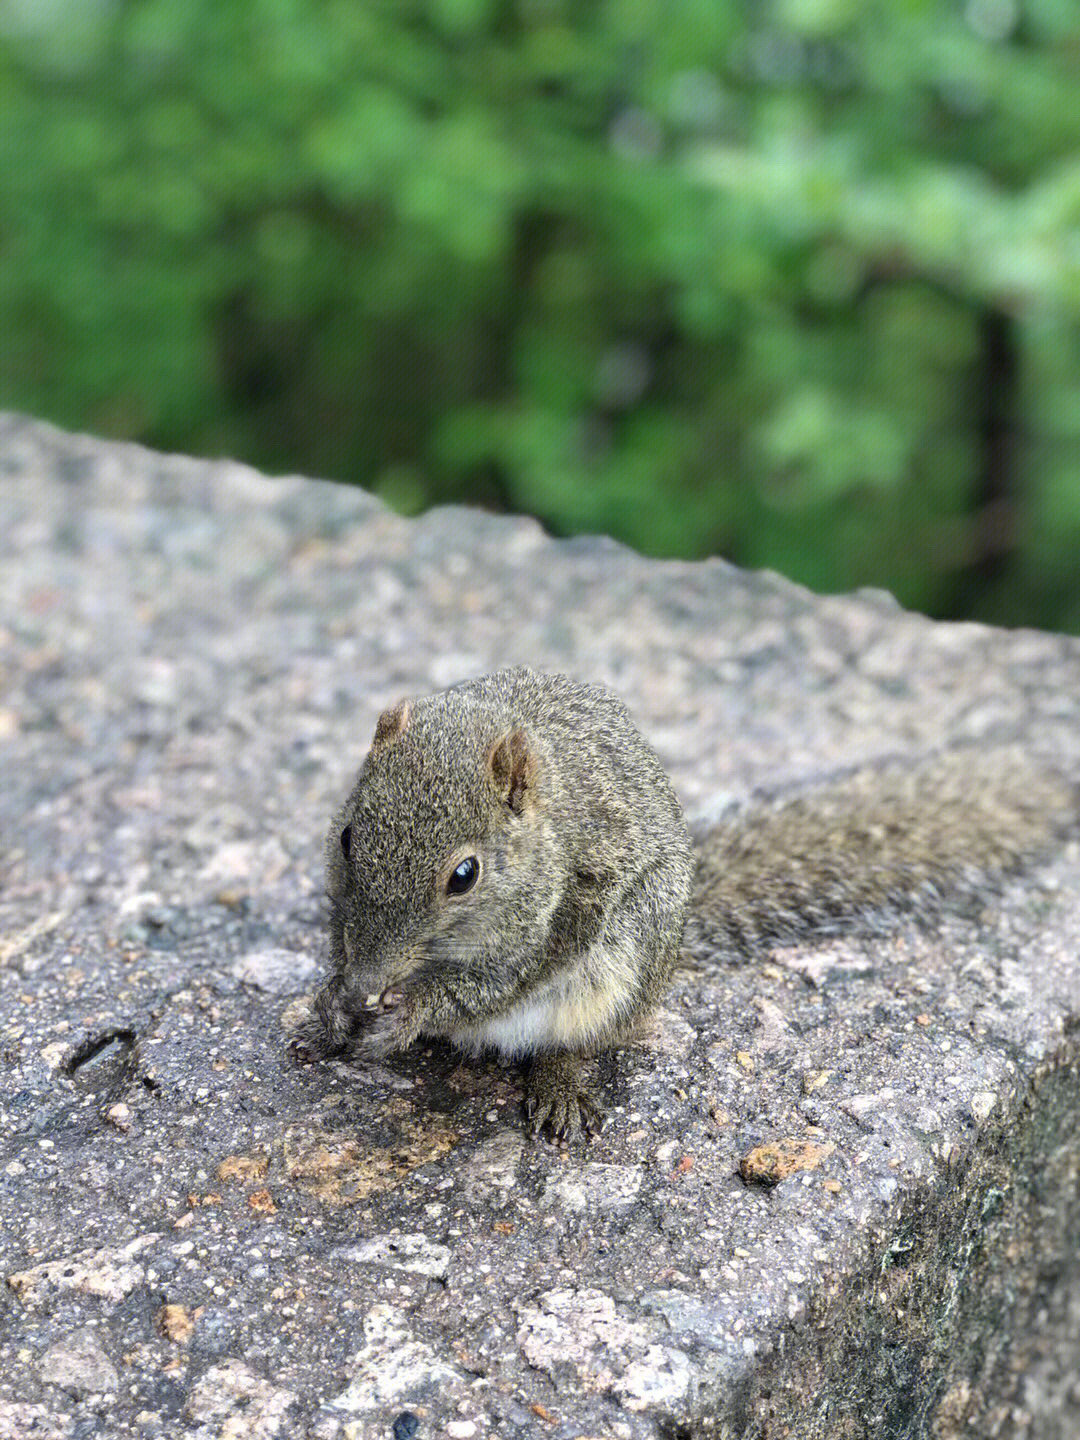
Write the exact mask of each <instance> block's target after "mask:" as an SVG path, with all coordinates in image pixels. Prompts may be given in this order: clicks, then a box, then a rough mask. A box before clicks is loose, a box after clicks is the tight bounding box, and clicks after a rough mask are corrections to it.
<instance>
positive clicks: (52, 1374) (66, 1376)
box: [38, 1326, 120, 1400]
mask: <svg viewBox="0 0 1080 1440" xmlns="http://www.w3.org/2000/svg"><path fill="white" fill-rule="evenodd" d="M38 1374H39V1375H40V1376H41V1378H42V1380H44V1381H45V1383H46V1384H47V1385H59V1387H60V1388H61V1389H62V1390H64V1391H66V1392H67V1393H68V1394H69V1395H70V1396H72V1398H73V1399H75V1400H81V1399H82V1397H83V1396H84V1395H103V1394H108V1393H110V1392H112V1391H114V1390H115V1389H116V1387H117V1385H118V1384H119V1383H120V1381H119V1376H118V1375H117V1371H116V1366H115V1365H114V1364H113V1363H112V1361H111V1360H110V1359H109V1357H108V1356H107V1355H106V1354H105V1351H104V1349H103V1348H102V1345H101V1339H100V1337H99V1336H98V1333H97V1331H96V1330H94V1329H92V1328H91V1327H90V1326H84V1327H83V1328H82V1329H80V1330H74V1331H72V1333H71V1334H70V1335H66V1336H65V1337H64V1338H63V1339H62V1340H57V1341H56V1342H55V1343H54V1344H52V1345H50V1346H49V1348H48V1349H47V1350H46V1351H45V1353H44V1354H43V1355H42V1357H41V1359H40V1360H39V1361H38Z"/></svg>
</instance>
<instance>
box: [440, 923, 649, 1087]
mask: <svg viewBox="0 0 1080 1440" xmlns="http://www.w3.org/2000/svg"><path fill="white" fill-rule="evenodd" d="M635 978H636V966H635V964H634V957H633V956H631V955H628V954H626V953H625V952H624V951H622V950H621V949H619V948H617V947H613V946H610V945H604V946H603V947H601V946H594V947H593V948H592V949H591V950H588V951H586V952H585V954H584V955H580V956H577V957H575V958H574V959H573V960H571V962H570V966H569V968H568V969H566V970H563V971H561V972H560V973H559V974H558V975H556V976H553V977H552V979H550V980H547V981H545V982H544V984H543V985H541V986H539V987H538V988H537V989H536V990H535V991H534V992H533V993H532V994H531V995H526V996H524V997H523V998H522V999H521V1000H519V1001H518V1003H517V1004H516V1005H515V1006H514V1007H513V1008H512V1009H510V1010H507V1011H506V1012H505V1013H504V1014H502V1015H496V1016H493V1017H492V1018H491V1019H489V1020H483V1021H480V1022H478V1023H477V1024H475V1025H464V1026H462V1027H461V1028H460V1029H458V1030H455V1031H454V1032H453V1033H452V1035H451V1036H450V1038H451V1040H453V1042H454V1044H455V1045H460V1046H461V1047H462V1048H463V1049H466V1050H471V1051H472V1052H474V1053H479V1052H480V1051H481V1050H487V1049H492V1050H498V1051H500V1052H501V1053H502V1054H503V1055H506V1056H507V1057H509V1058H511V1059H514V1058H521V1057H523V1056H526V1055H533V1054H535V1053H536V1052H538V1051H544V1050H561V1049H571V1050H573V1049H580V1048H586V1047H587V1046H588V1045H589V1044H590V1043H591V1042H592V1041H594V1040H597V1039H599V1038H600V1037H601V1036H602V1035H605V1034H610V1032H611V1029H612V1027H613V1025H615V1024H617V1023H618V1021H619V1020H620V1019H621V1018H622V1017H623V1015H624V1014H625V1013H626V1011H627V1009H628V1002H629V1001H630V1000H631V998H632V996H633V995H634V992H635Z"/></svg>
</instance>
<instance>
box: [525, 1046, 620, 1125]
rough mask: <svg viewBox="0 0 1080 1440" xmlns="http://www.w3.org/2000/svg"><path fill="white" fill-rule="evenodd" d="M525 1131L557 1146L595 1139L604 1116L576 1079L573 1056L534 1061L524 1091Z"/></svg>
mask: <svg viewBox="0 0 1080 1440" xmlns="http://www.w3.org/2000/svg"><path fill="white" fill-rule="evenodd" d="M525 1118H526V1128H527V1129H528V1132H529V1134H530V1135H531V1136H533V1137H536V1136H538V1135H541V1134H546V1135H548V1136H550V1138H551V1139H552V1140H555V1141H558V1142H560V1143H561V1142H565V1141H570V1142H573V1141H575V1140H580V1139H582V1138H583V1136H592V1135H598V1134H599V1133H600V1131H601V1130H602V1129H603V1128H604V1112H603V1110H601V1108H600V1106H599V1105H597V1103H596V1101H595V1100H593V1098H592V1096H591V1095H590V1094H589V1092H588V1091H587V1090H586V1089H585V1088H584V1087H583V1086H582V1085H581V1083H580V1079H579V1062H578V1059H577V1057H576V1056H574V1055H566V1054H556V1055H544V1056H540V1057H538V1058H537V1059H536V1060H534V1061H533V1063H532V1066H531V1067H530V1069H529V1074H528V1078H527V1080H526V1089H525Z"/></svg>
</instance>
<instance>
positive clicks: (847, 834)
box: [687, 749, 1080, 954]
mask: <svg viewBox="0 0 1080 1440" xmlns="http://www.w3.org/2000/svg"><path fill="white" fill-rule="evenodd" d="M1078 807H1080V800H1078V791H1077V788H1076V786H1075V785H1074V784H1073V783H1072V782H1070V781H1068V780H1066V779H1064V778H1063V777H1062V776H1060V775H1055V774H1053V773H1052V772H1050V771H1049V770H1046V769H1042V768H1040V767H1039V766H1038V765H1037V764H1036V763H1035V762H1033V761H1032V760H1030V759H1029V758H1027V757H1024V756H1022V755H1019V754H1017V753H1016V752H1014V751H1003V750H994V751H989V752H985V751H984V752H980V751H976V750H974V749H970V750H969V749H963V750H954V751H949V752H946V753H944V754H941V755H939V756H937V757H934V758H932V759H929V760H926V761H923V762H918V763H916V764H914V765H912V764H903V763H900V762H889V763H888V764H886V765H883V766H881V767H869V768H866V769H861V770H856V771H853V772H851V773H849V774H847V775H845V776H843V777H841V778H839V779H836V780H834V781H830V782H828V783H826V784H822V785H818V786H815V787H814V788H813V789H810V790H807V791H804V792H802V793H799V794H796V795H793V796H789V797H786V798H780V799H774V800H772V801H751V802H750V803H749V804H748V805H747V806H746V807H745V808H744V809H742V810H740V811H739V813H737V814H736V815H735V816H733V817H732V818H731V819H730V820H728V819H725V820H722V821H720V822H718V823H715V824H711V825H708V826H704V827H699V828H698V830H697V833H696V834H695V850H696V853H697V861H698V868H697V878H696V883H695V890H694V898H693V901H692V902H691V912H690V924H689V927H688V935H687V939H688V947H689V949H690V951H691V953H697V954H715V953H716V952H722V951H731V950H738V951H742V952H750V951H755V950H759V949H760V948H762V947H764V946H768V945H771V944H778V943H782V942H784V941H790V940H795V939H798V938H800V937H806V936H810V935H833V934H838V933H841V932H850V931H852V930H870V931H881V930H882V929H884V928H885V927H886V926H887V925H888V924H889V923H890V921H894V920H895V917H896V915H897V913H901V912H905V911H906V912H908V913H917V914H920V915H933V914H934V913H936V912H938V911H940V910H941V909H943V908H964V907H965V906H970V905H971V904H972V903H973V902H976V901H978V900H979V898H980V897H982V896H984V895H985V894H986V893H987V892H988V890H990V889H992V888H993V885H994V882H995V881H1000V880H1001V879H1002V878H1003V877H1004V876H1005V875H1008V874H1010V873H1012V872H1015V871H1016V870H1019V869H1020V868H1021V867H1022V866H1024V865H1026V864H1029V863H1031V862H1032V861H1034V860H1037V859H1038V858H1039V857H1040V856H1041V855H1044V854H1046V853H1047V852H1048V851H1049V850H1050V849H1051V848H1052V846H1053V845H1054V842H1055V841H1057V840H1059V839H1060V838H1061V836H1062V835H1063V834H1064V833H1065V832H1066V831H1067V830H1068V829H1069V828H1070V826H1071V825H1073V824H1074V823H1075V822H1076V820H1077V817H1078Z"/></svg>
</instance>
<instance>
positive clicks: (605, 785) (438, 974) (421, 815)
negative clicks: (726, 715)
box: [303, 668, 693, 1131]
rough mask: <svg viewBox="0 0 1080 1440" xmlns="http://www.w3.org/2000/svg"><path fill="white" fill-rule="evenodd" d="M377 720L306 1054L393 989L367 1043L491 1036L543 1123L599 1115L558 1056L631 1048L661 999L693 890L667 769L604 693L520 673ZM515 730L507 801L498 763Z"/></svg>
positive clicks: (568, 1125) (476, 1040)
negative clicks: (512, 797) (519, 1061)
mask: <svg viewBox="0 0 1080 1440" xmlns="http://www.w3.org/2000/svg"><path fill="white" fill-rule="evenodd" d="M388 715H390V712H388ZM380 728H382V729H384V730H386V731H387V732H388V733H389V738H383V739H378V738H377V740H376V743H375V744H374V745H373V746H372V749H371V751H370V753H369V755H368V757H367V759H366V760H365V761H364V764H363V766H362V767H361V770H360V774H359V777H358V779H357V781H356V785H355V787H354V789H353V791H352V794H351V795H350V796H349V799H348V800H347V801H346V803H345V806H344V808H343V809H342V810H341V812H340V813H339V814H338V815H337V816H336V817H335V819H334V822H333V824H332V826H331V828H330V833H329V837H328V840H327V852H326V854H327V889H328V893H329V896H330V900H331V907H332V912H331V923H330V937H331V976H330V979H329V981H328V983H327V985H326V986H325V987H324V989H323V990H322V991H321V993H320V995H319V997H318V999H317V1002H316V1009H315V1013H314V1017H313V1023H312V1025H310V1026H309V1027H308V1029H307V1031H306V1033H305V1035H304V1037H303V1040H304V1044H305V1045H306V1046H307V1048H309V1049H312V1050H315V1051H318V1050H322V1051H324V1052H325V1051H326V1050H329V1049H333V1048H337V1047H338V1046H340V1045H341V1044H342V1043H344V1042H345V1041H346V1040H347V1039H348V1038H349V1036H350V1034H351V1033H352V1031H353V1030H354V1028H355V1026H356V1023H357V1020H358V1017H359V1016H360V1015H361V1012H362V1008H363V1002H364V998H365V997H366V996H367V995H369V994H371V993H372V992H380V991H383V990H385V989H386V988H387V987H398V988H400V989H401V990H402V992H403V995H404V1000H403V1003H402V1005H401V1006H400V1007H399V1009H398V1010H397V1011H396V1012H394V1013H393V1014H392V1015H391V1017H390V1018H389V1019H383V1020H381V1021H377V1022H375V1023H374V1024H373V1025H371V1026H369V1027H368V1029H367V1031H366V1033H365V1034H364V1037H363V1044H364V1046H365V1047H366V1048H367V1049H368V1050H370V1051H374V1052H379V1051H382V1050H387V1049H397V1048H400V1047H401V1046H402V1045H404V1044H407V1043H409V1041H410V1040H411V1039H413V1038H415V1036H416V1035H417V1034H420V1033H427V1034H437V1035H447V1036H449V1037H451V1038H453V1039H455V1040H458V1041H459V1042H460V1043H462V1044H463V1045H465V1046H466V1047H468V1048H472V1049H477V1048H480V1047H481V1046H482V1045H483V1044H484V1043H490V1044H493V1045H494V1046H495V1047H496V1048H500V1049H503V1050H504V1051H505V1052H506V1053H510V1054H514V1055H517V1056H519V1057H525V1058H532V1060H533V1064H532V1069H531V1081H530V1085H531V1096H530V1098H531V1099H532V1101H533V1106H532V1108H533V1110H534V1112H535V1117H536V1118H537V1120H538V1123H544V1122H547V1123H548V1125H549V1128H553V1129H555V1130H560V1131H561V1130H563V1129H566V1130H569V1131H574V1130H576V1129H577V1128H578V1123H579V1120H583V1121H585V1122H586V1123H588V1122H589V1121H593V1122H595V1119H596V1112H595V1107H593V1106H592V1103H591V1102H590V1101H589V1100H588V1098H587V1097H586V1096H585V1095H584V1092H582V1091H580V1088H577V1089H575V1079H574V1078H573V1077H575V1076H576V1071H575V1069H574V1067H573V1066H572V1065H570V1064H568V1061H569V1060H570V1058H571V1057H573V1056H576V1055H582V1054H588V1053H591V1052H593V1051H594V1050H596V1049H599V1048H603V1047H605V1046H608V1045H611V1044H613V1043H616V1042H617V1041H619V1040H620V1039H623V1038H625V1037H626V1036H627V1035H628V1034H629V1033H630V1032H631V1030H632V1029H633V1028H634V1026H635V1024H636V1023H637V1022H638V1021H639V1020H640V1019H641V1018H642V1016H643V1015H645V1014H647V1013H648V1011H649V1010H650V1009H651V1008H652V1007H653V1006H654V1005H655V1004H656V1002H657V1001H658V1000H659V998H660V996H661V995H662V993H663V991H664V989H665V987H666V985H667V982H668V980H669V978H670V975H671V971H672V969H673V967H674V964H675V960H676V958H677V955H678V951H679V945H680V942H681V938H682V931H683V925H684V921H685V917H686V910H687V905H688V903H689V898H690V888H691V878H692V873H693V858H692V852H691V846H690V839H689V833H688V830H687V826H686V823H685V821H684V819H683V816H682V812H681V810H680V808H679V804H678V801H677V800H676V799H675V795H674V792H673V791H672V788H671V785H670V783H669V781H668V779H667V776H666V775H665V774H664V771H663V769H662V767H661V765H660V763H659V761H658V760H657V758H656V756H655V755H654V754H653V752H652V750H651V749H650V748H649V746H648V745H647V744H646V743H645V741H644V740H643V739H642V737H641V735H640V734H639V732H638V730H637V729H636V727H635V726H634V724H633V721H632V720H631V719H630V716H629V713H628V712H627V710H626V707H625V706H624V705H623V704H622V702H621V701H620V700H618V699H617V698H616V697H615V696H613V695H610V694H608V693H607V692H606V691H604V690H602V689H600V688H599V687H597V686H592V685H582V684H577V683H575V682H573V681H571V680H568V679H566V678H565V677H563V676H559V675H541V674H538V673H536V672H534V671H532V670H529V669H525V668H517V669H513V670H503V671H499V672H498V673H496V674H494V675H489V676H486V677H484V678H483V679H480V680H474V681H469V682H467V683H465V684H462V685H458V686H455V687H454V688H452V689H450V690H447V691H444V692H442V693H441V694H438V695H434V696H431V697H429V698H427V699H423V700H419V701H416V702H415V703H413V704H411V705H410V706H409V707H408V711H407V718H406V719H405V722H404V725H403V728H401V730H400V733H396V731H395V726H394V725H393V723H391V721H389V720H388V719H387V717H384V718H383V720H381V721H380ZM516 732H520V733H522V734H523V735H524V737H525V745H526V747H527V751H526V754H527V760H526V762H525V769H526V771H527V774H525V775H523V776H521V777H518V778H519V779H520V780H521V781H522V782H523V784H524V790H523V793H522V795H521V797H520V800H519V801H518V806H517V808H516V809H515V808H514V807H513V806H512V805H511V804H510V803H508V793H507V787H508V782H507V781H506V779H505V777H500V775H499V774H497V773H495V770H493V763H492V761H491V759H490V756H491V752H492V749H493V747H494V746H496V745H497V744H498V742H499V741H500V739H503V738H504V737H507V736H510V735H513V734H515V733H516ZM346 826H348V827H349V832H350V845H349V855H348V856H346V855H345V853H344V851H343V848H342V843H341V836H342V832H343V830H344V828H345V827H346ZM469 854H477V855H479V856H480V858H481V861H482V865H483V874H482V877H481V880H480V882H479V883H478V884H477V885H476V886H475V887H474V889H473V890H472V891H470V892H469V893H468V894H466V895H464V896H460V897H453V896H448V895H447V894H446V892H445V877H446V875H447V874H448V871H449V868H452V864H451V862H452V861H453V862H455V863H456V860H457V859H458V858H461V857H462V856H464V855H469ZM538 997H543V998H542V1001H541V1003H542V1006H543V1009H544V1014H545V1016H549V1015H550V1017H551V1019H550V1024H547V1025H546V1028H545V1024H544V1023H541V1024H540V1025H539V1026H535V1027H533V1028H532V1029H531V1030H530V1031H525V1030H523V1027H522V1024H521V1023H517V1022H516V1021H515V1019H514V1017H515V1015H520V1013H521V1009H522V1007H523V1006H525V1007H528V1006H529V1005H530V1003H533V1002H535V1001H536V1000H537V998H538ZM526 1018H528V1017H527V1016H526ZM500 1019H503V1020H505V1024H504V1025H503V1026H502V1027H501V1028H500V1026H499V1025H498V1023H493V1022H498V1021H499V1020H500ZM485 1026H487V1027H488V1028H487V1029H485ZM568 1087H569V1090H573V1091H574V1094H572V1095H571V1094H570V1093H568ZM575 1101H579V1102H580V1107H576V1106H575V1103H574V1102H575Z"/></svg>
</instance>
